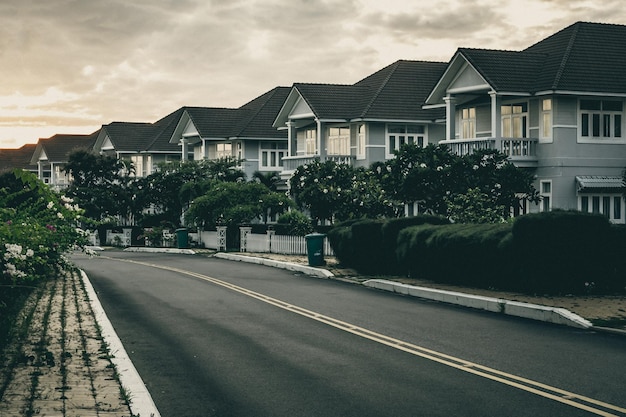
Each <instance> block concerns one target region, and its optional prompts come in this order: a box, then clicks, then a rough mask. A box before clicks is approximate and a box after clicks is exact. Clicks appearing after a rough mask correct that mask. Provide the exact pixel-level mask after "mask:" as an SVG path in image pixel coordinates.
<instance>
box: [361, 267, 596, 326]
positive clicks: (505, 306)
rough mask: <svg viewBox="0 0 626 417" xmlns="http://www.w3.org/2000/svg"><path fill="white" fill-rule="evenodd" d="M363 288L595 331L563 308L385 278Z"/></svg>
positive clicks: (584, 321) (583, 320) (590, 324)
mask: <svg viewBox="0 0 626 417" xmlns="http://www.w3.org/2000/svg"><path fill="white" fill-rule="evenodd" d="M363 285H365V286H366V287H370V288H376V289H380V290H385V291H390V292H394V293H398V294H404V295H410V296H413V297H419V298H424V299H427V300H433V301H440V302H443V303H448V304H455V305H459V306H463V307H471V308H476V309H479V310H486V311H491V312H494V313H502V314H506V315H508V316H515V317H522V318H526V319H532V320H539V321H544V322H547V323H554V324H561V325H565V326H570V327H576V328H579V329H590V328H593V324H592V323H591V322H590V321H588V320H587V319H584V318H582V317H580V316H579V315H577V314H574V313H572V312H571V311H569V310H566V309H564V308H558V307H547V306H542V305H538V304H530V303H521V302H518V301H509V300H505V299H502V298H493V297H484V296H480V295H472V294H465V293H460V292H454V291H446V290H438V289H434V288H426V287H417V286H414V285H408V284H402V283H398V282H393V281H387V280H383V279H371V280H368V281H365V282H363Z"/></svg>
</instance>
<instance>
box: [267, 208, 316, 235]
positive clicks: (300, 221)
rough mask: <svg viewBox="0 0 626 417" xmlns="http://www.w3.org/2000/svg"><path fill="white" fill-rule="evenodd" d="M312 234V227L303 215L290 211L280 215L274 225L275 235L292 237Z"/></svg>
mask: <svg viewBox="0 0 626 417" xmlns="http://www.w3.org/2000/svg"><path fill="white" fill-rule="evenodd" d="M311 232H313V225H312V224H311V219H309V218H308V217H307V216H306V215H305V214H304V213H302V212H301V211H298V210H291V211H288V212H287V213H284V214H281V215H280V217H279V218H278V222H277V224H276V233H278V234H283V235H292V236H306V235H307V234H309V233H311Z"/></svg>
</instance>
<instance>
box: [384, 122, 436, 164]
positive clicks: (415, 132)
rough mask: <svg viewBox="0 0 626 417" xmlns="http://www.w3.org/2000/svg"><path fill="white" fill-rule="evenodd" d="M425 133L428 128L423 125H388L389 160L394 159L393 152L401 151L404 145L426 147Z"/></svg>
mask: <svg viewBox="0 0 626 417" xmlns="http://www.w3.org/2000/svg"><path fill="white" fill-rule="evenodd" d="M425 132H426V128H425V127H424V126H423V125H396V124H393V125H387V141H386V142H387V146H386V148H387V149H386V153H387V158H393V156H394V154H393V152H394V151H397V150H399V149H400V148H401V147H402V145H408V144H414V145H417V146H420V147H422V146H424V144H425V143H426V133H425Z"/></svg>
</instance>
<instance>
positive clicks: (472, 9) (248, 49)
mask: <svg viewBox="0 0 626 417" xmlns="http://www.w3.org/2000/svg"><path fill="white" fill-rule="evenodd" d="M581 20H582V21H587V22H600V23H617V24H626V7H624V3H623V0H518V1H509V0H499V1H496V0H437V1H432V0H429V1H426V0H243V1H240V0H133V1H128V0H2V2H1V3H0V148H18V147H20V146H22V145H23V144H25V143H37V141H38V139H39V138H48V137H50V136H53V135H54V134H57V133H64V134H89V133H92V132H95V131H96V130H98V129H99V128H100V127H101V126H102V125H103V124H108V123H111V122H113V121H124V122H155V121H157V120H158V119H160V118H162V117H164V116H166V115H168V114H169V113H171V112H173V111H175V110H177V109H179V108H180V107H183V106H202V107H231V108H236V107H239V106H241V105H243V104H245V103H247V102H248V101H250V100H252V99H254V98H256V97H258V96H260V95H261V94H263V93H265V92H267V91H269V90H271V89H273V88H274V87H277V86H287V87H288V86H291V85H292V84H293V83H296V82H307V83H331V84H353V83H355V82H357V81H359V80H361V79H363V78H365V77H366V76H368V75H370V74H372V73H374V72H376V71H378V70H379V69H382V68H384V67H386V66H387V65H389V64H392V63H393V62H395V61H397V60H399V59H407V60H420V61H442V62H447V61H449V60H450V58H451V57H452V56H453V54H454V52H455V51H456V49H457V48H459V47H472V48H488V49H507V50H522V49H525V48H526V47H528V46H530V45H532V44H534V43H536V42H538V41H540V40H541V39H543V38H545V37H547V36H549V35H551V34H553V33H555V32H557V31H559V30H561V29H563V28H565V27H567V26H569V25H570V24H572V23H575V22H577V21H581Z"/></svg>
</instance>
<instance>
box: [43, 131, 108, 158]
mask: <svg viewBox="0 0 626 417" xmlns="http://www.w3.org/2000/svg"><path fill="white" fill-rule="evenodd" d="M98 133H99V131H96V132H94V133H92V134H90V135H65V134H57V135H54V136H51V137H50V138H47V139H39V142H37V147H36V148H35V151H34V152H33V155H32V159H31V163H34V164H36V163H37V159H38V158H39V157H40V156H41V154H42V153H45V155H46V157H47V160H48V162H53V163H64V162H67V159H68V156H69V155H70V154H71V153H72V152H74V151H76V150H79V149H86V150H91V149H92V148H93V145H94V143H95V141H96V138H97V137H98Z"/></svg>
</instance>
